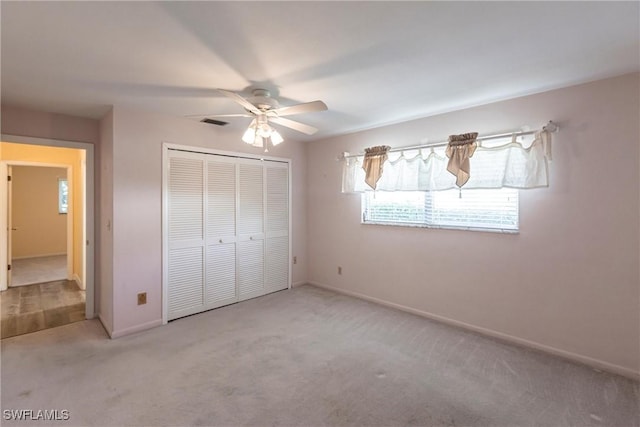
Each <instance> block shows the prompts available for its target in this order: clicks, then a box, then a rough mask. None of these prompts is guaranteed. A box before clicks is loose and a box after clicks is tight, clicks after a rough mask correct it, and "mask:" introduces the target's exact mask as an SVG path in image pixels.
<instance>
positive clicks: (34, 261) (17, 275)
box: [11, 255, 67, 286]
mask: <svg viewBox="0 0 640 427" xmlns="http://www.w3.org/2000/svg"><path fill="white" fill-rule="evenodd" d="M66 279H67V256H66V255H54V256H43V257H34V258H22V259H14V260H13V261H11V286H24V285H31V284H34V283H45V282H53V281H55V280H66Z"/></svg>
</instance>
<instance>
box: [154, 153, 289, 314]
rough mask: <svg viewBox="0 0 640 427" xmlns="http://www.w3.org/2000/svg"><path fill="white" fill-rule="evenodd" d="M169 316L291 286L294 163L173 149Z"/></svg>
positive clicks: (168, 174)
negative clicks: (291, 177)
mask: <svg viewBox="0 0 640 427" xmlns="http://www.w3.org/2000/svg"><path fill="white" fill-rule="evenodd" d="M165 168H166V170H165V175H164V191H163V195H164V202H163V203H164V217H165V219H164V222H163V228H164V230H163V231H164V236H165V237H164V246H165V249H164V266H165V267H164V280H163V281H164V290H165V291H164V303H163V306H164V313H165V316H164V318H165V320H173V319H177V318H179V317H183V316H188V315H190V314H194V313H199V312H201V311H205V310H210V309H212V308H217V307H221V306H223V305H227V304H232V303H234V302H238V301H243V300H246V299H249V298H254V297H257V296H261V295H265V294H267V293H271V292H275V291H279V290H282V289H286V288H288V287H289V283H290V263H289V259H290V256H289V248H290V235H289V218H290V203H289V162H288V161H286V160H282V161H281V160H267V159H254V158H246V157H242V155H240V154H238V155H220V154H211V153H200V152H191V151H185V150H178V149H171V148H167V149H166V151H165Z"/></svg>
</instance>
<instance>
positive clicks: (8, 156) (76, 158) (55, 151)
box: [0, 142, 84, 286]
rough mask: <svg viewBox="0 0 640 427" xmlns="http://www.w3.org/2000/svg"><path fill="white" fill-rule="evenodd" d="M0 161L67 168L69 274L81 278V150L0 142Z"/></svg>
mask: <svg viewBox="0 0 640 427" xmlns="http://www.w3.org/2000/svg"><path fill="white" fill-rule="evenodd" d="M0 146H1V150H0V160H4V161H9V162H11V161H23V162H33V163H46V164H56V165H64V166H69V167H71V173H72V175H71V179H70V184H71V187H70V190H71V191H70V195H69V208H70V209H71V212H72V215H73V274H74V275H77V276H78V278H82V277H83V263H82V250H83V249H84V247H83V245H84V240H83V236H82V229H83V222H84V218H83V215H84V212H83V209H82V206H83V204H84V199H83V195H84V188H83V185H84V184H83V179H82V173H81V172H82V163H83V159H84V152H83V151H82V150H76V149H72V148H60V147H44V146H39V145H29V144H15V143H8V142H0ZM82 285H83V286H84V284H82Z"/></svg>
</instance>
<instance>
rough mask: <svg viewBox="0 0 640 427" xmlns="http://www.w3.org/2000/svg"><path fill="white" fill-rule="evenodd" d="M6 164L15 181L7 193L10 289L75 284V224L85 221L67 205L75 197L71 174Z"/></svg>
mask: <svg viewBox="0 0 640 427" xmlns="http://www.w3.org/2000/svg"><path fill="white" fill-rule="evenodd" d="M72 154H77V153H72ZM7 163H8V168H7V169H8V176H9V177H10V178H11V179H10V180H9V181H8V191H7V218H8V225H7V228H8V230H9V231H10V232H9V233H8V236H7V237H8V239H7V253H8V257H7V258H8V261H9V265H10V266H11V269H10V270H9V271H8V273H7V286H8V287H16V286H27V285H33V284H37V283H46V282H53V281H56V280H72V279H73V271H74V268H73V267H74V265H73V264H74V263H73V258H74V254H73V246H74V245H73V240H74V235H73V230H74V221H76V220H80V221H81V220H82V217H81V216H77V215H76V217H77V219H76V218H74V211H73V207H74V204H73V203H71V204H70V203H69V200H70V199H71V200H73V198H74V197H77V196H76V195H74V194H70V192H69V188H70V186H69V177H71V176H73V172H74V171H73V168H72V167H71V166H67V165H63V164H60V165H53V164H52V165H44V164H42V163H37V162H19V163H16V162H11V161H9V162H7ZM72 184H73V183H72ZM71 188H73V186H71ZM70 196H71V197H70ZM78 196H81V195H78ZM80 237H81V236H80ZM79 271H80V270H79Z"/></svg>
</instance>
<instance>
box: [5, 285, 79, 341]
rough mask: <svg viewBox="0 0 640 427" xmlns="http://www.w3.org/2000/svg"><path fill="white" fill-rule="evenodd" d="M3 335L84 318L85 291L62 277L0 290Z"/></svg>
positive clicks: (19, 333)
mask: <svg viewBox="0 0 640 427" xmlns="http://www.w3.org/2000/svg"><path fill="white" fill-rule="evenodd" d="M0 306H1V310H2V318H1V323H2V326H1V337H2V338H8V337H12V336H15V335H22V334H28V333H30V332H35V331H39V330H42V329H48V328H54V327H56V326H62V325H66V324H69V323H73V322H77V321H80V320H84V319H85V292H84V291H82V290H80V288H79V287H78V285H77V284H76V282H74V281H71V280H60V281H55V282H48V283H40V284H35V285H28V286H19V287H11V288H9V289H8V290H6V291H2V292H0Z"/></svg>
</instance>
